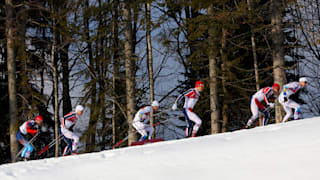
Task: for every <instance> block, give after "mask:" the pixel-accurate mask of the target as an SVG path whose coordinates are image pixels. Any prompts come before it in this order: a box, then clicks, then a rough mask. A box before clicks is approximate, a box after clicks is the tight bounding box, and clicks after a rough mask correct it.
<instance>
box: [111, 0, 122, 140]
mask: <svg viewBox="0 0 320 180" xmlns="http://www.w3.org/2000/svg"><path fill="white" fill-rule="evenodd" d="M118 3H119V2H118V1H115V2H114V3H113V10H114V14H113V16H112V20H113V23H112V52H113V58H112V59H113V76H112V91H113V93H112V94H113V101H112V144H115V143H116V133H117V131H116V126H117V124H116V118H117V111H118V110H119V108H117V104H116V102H115V101H118V99H117V98H118V95H119V94H118V93H117V91H118V87H119V86H118V84H119V78H120V73H119V68H120V65H119V61H120V59H119V49H118V48H119V38H118V36H119V34H118V31H119V30H118V29H119V27H118Z"/></svg>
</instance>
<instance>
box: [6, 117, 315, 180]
mask: <svg viewBox="0 0 320 180" xmlns="http://www.w3.org/2000/svg"><path fill="white" fill-rule="evenodd" d="M319 127H320V118H311V119H304V120H299V121H291V122H288V123H283V124H272V125H268V126H266V127H257V128H253V129H243V130H238V131H234V132H228V133H221V134H216V135H208V136H202V137H197V138H187V139H181V140H172V141H165V142H158V143H153V144H147V145H143V146H133V147H127V148H121V149H116V150H107V151H102V152H98V153H89V154H81V155H78V156H67V157H59V158H48V159H43V160H34V161H28V162H17V163H11V164H4V165H1V166H0V179H1V180H25V179H32V180H38V179H39V180H40V179H41V180H43V179H45V180H57V179H59V180H63V179H68V180H85V179H94V180H100V179H101V180H103V179H117V180H122V179H123V180H128V179H132V178H133V179H139V180H150V179H152V180H164V179H166V180H171V179H172V180H177V179H208V180H209V179H210V180H212V179H219V180H234V179H237V180H242V179H243V180H257V179H259V180H270V179H281V180H302V179H307V180H313V179H314V180H319V179H320V173H319V170H318V162H319V161H320V131H319Z"/></svg>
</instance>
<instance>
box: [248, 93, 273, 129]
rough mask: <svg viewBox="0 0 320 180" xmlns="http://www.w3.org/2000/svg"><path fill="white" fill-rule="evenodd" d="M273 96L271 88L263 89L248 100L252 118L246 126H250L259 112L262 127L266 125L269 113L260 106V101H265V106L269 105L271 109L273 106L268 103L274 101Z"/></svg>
mask: <svg viewBox="0 0 320 180" xmlns="http://www.w3.org/2000/svg"><path fill="white" fill-rule="evenodd" d="M274 100H275V98H274V94H273V89H272V87H265V88H263V89H260V90H259V91H258V92H256V93H255V94H254V95H253V96H252V97H251V99H250V109H251V113H252V116H251V117H250V119H249V120H248V122H247V126H251V125H252V123H253V122H254V121H255V120H256V119H257V118H258V116H259V112H261V113H263V115H264V118H263V125H267V123H268V118H269V112H268V111H266V108H265V107H264V106H263V104H261V102H262V101H265V103H266V104H267V105H270V106H271V107H272V106H274V104H273V103H271V102H269V101H274Z"/></svg>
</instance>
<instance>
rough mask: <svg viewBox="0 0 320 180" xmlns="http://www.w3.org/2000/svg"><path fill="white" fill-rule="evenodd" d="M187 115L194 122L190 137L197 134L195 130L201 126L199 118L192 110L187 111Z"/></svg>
mask: <svg viewBox="0 0 320 180" xmlns="http://www.w3.org/2000/svg"><path fill="white" fill-rule="evenodd" d="M187 115H188V117H189V118H190V120H191V121H193V122H194V123H195V124H194V126H193V130H192V137H196V135H197V132H198V130H199V128H200V126H201V123H202V121H201V119H200V118H199V117H198V116H197V115H196V114H195V113H194V112H191V111H189V110H188V111H187Z"/></svg>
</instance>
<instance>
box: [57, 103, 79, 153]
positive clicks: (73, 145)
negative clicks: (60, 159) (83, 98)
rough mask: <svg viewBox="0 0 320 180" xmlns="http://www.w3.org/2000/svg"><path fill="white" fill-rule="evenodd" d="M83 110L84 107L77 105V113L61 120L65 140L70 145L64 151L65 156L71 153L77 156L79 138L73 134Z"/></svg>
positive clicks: (67, 115)
mask: <svg viewBox="0 0 320 180" xmlns="http://www.w3.org/2000/svg"><path fill="white" fill-rule="evenodd" d="M83 109H84V108H83V106H81V105H77V106H76V111H75V112H70V113H68V114H66V115H65V116H63V118H61V126H60V128H61V133H62V135H63V139H64V140H65V142H66V143H67V144H68V145H67V146H66V147H65V148H64V150H63V154H62V155H63V156H66V155H68V154H69V152H71V154H77V146H78V143H79V136H78V135H76V134H75V133H74V132H73V127H74V125H75V124H76V122H77V121H78V120H79V118H80V116H81V115H82V113H83Z"/></svg>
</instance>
